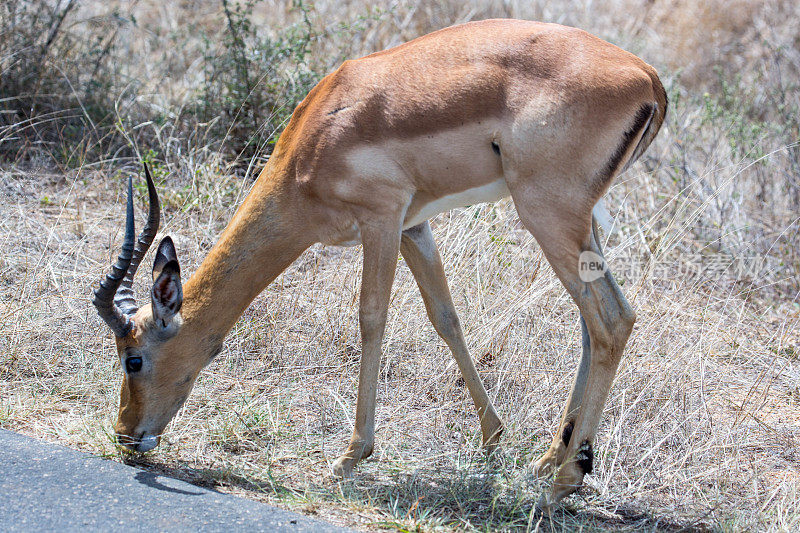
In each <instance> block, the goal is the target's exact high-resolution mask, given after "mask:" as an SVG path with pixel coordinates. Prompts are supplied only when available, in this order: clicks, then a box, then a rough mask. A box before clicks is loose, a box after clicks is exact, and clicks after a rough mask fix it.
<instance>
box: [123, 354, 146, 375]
mask: <svg viewBox="0 0 800 533" xmlns="http://www.w3.org/2000/svg"><path fill="white" fill-rule="evenodd" d="M125 369H126V370H127V371H128V373H129V374H131V373H133V372H138V371H139V370H141V369H142V358H141V357H128V358H127V359H125Z"/></svg>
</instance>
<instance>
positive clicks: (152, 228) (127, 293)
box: [114, 163, 161, 315]
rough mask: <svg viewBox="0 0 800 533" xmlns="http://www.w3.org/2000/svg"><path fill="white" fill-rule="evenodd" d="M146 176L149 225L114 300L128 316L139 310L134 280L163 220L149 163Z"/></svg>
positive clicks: (147, 224) (141, 237)
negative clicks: (134, 290) (134, 291)
mask: <svg viewBox="0 0 800 533" xmlns="http://www.w3.org/2000/svg"><path fill="white" fill-rule="evenodd" d="M144 176H145V178H146V179H147V197H148V203H149V204H150V207H149V213H148V215H147V223H146V224H145V225H144V229H142V232H141V233H140V234H139V239H138V240H137V241H136V248H134V250H133V258H132V259H131V262H130V266H128V271H127V273H126V274H125V278H124V279H123V280H122V284H121V285H120V288H119V290H118V291H117V295H116V297H115V298H114V301H115V302H116V304H117V306H118V307H119V308H120V310H121V311H122V312H123V313H125V314H127V315H132V314H134V313H135V312H136V310H137V309H138V306H137V305H136V298H135V297H134V295H133V278H134V277H135V276H136V270H137V269H138V268H139V263H141V262H142V258H144V255H145V254H146V253H147V250H148V249H149V248H150V245H152V244H153V240H154V239H155V238H156V233H158V224H159V221H160V219H161V206H160V205H159V202H158V193H157V192H156V186H155V183H153V178H152V177H151V176H150V169H149V168H148V167H147V163H145V164H144Z"/></svg>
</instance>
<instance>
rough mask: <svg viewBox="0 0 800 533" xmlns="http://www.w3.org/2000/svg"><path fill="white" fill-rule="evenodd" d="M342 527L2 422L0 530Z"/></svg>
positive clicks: (236, 529) (332, 528)
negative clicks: (26, 433) (106, 457)
mask: <svg viewBox="0 0 800 533" xmlns="http://www.w3.org/2000/svg"><path fill="white" fill-rule="evenodd" d="M99 530H102V531H123V530H125V531H147V532H153V531H225V532H233V531H291V532H300V531H323V532H324V531H345V530H343V529H341V528H338V527H335V526H333V525H331V524H327V523H325V522H320V521H317V520H312V519H310V518H307V517H305V516H303V515H299V514H296V513H292V512H289V511H284V510H283V509H276V508H274V507H270V506H269V505H265V504H262V503H258V502H254V501H251V500H246V499H244V498H238V497H236V496H232V495H230V494H222V493H219V492H216V491H213V490H210V489H206V488H202V487H198V486H195V485H192V484H189V483H186V482H184V481H179V480H177V479H173V478H169V477H164V476H160V475H156V474H154V473H152V472H147V471H144V470H140V469H138V468H133V467H130V466H126V465H123V464H121V463H117V462H115V461H108V460H103V459H99V458H97V457H93V456H91V455H88V454H85V453H81V452H78V451H75V450H71V449H69V448H65V447H63V446H56V445H53V444H48V443H45V442H42V441H39V440H36V439H32V438H30V437H25V436H22V435H19V434H17V433H12V432H10V431H5V430H0V531H3V532H16V531H24V532H30V531H59V532H71V531H80V532H82V533H85V532H87V531H99Z"/></svg>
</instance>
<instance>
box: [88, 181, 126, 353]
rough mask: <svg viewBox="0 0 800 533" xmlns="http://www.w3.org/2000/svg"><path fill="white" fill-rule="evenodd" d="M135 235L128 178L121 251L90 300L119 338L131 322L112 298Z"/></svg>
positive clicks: (124, 267) (122, 275)
mask: <svg viewBox="0 0 800 533" xmlns="http://www.w3.org/2000/svg"><path fill="white" fill-rule="evenodd" d="M135 234H136V228H135V227H134V222H133V179H132V178H131V177H130V176H129V177H128V206H127V210H126V215H125V238H124V239H123V241H122V251H120V253H119V257H117V262H116V263H114V264H113V265H111V270H110V271H109V273H108V274H106V277H105V279H104V280H103V281H101V282H100V287H98V288H97V289H96V290H95V291H94V298H93V299H92V303H93V304H94V306H95V307H96V308H97V313H98V314H99V315H100V318H102V319H103V321H104V322H105V323H106V324H108V326H109V327H110V328H111V331H113V332H114V335H116V336H117V337H120V338H121V337H125V336H126V335H128V333H130V331H131V327H133V321H132V320H131V318H130V316H128V314H127V313H125V312H123V310H122V309H120V308H119V306H118V305H117V304H116V302H114V296H115V295H116V293H117V289H118V288H119V286H120V284H121V283H122V280H123V278H124V277H125V273H126V272H128V267H130V265H131V260H132V258H133V246H134V238H135Z"/></svg>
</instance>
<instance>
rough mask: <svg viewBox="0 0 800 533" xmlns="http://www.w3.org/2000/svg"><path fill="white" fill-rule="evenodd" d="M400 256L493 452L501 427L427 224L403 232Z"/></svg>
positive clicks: (485, 441)
mask: <svg viewBox="0 0 800 533" xmlns="http://www.w3.org/2000/svg"><path fill="white" fill-rule="evenodd" d="M400 252H401V253H402V254H403V257H404V258H405V260H406V263H408V267H409V268H410V269H411V273H412V274H413V275H414V279H415V280H416V281H417V285H419V290H420V293H421V294H422V300H423V302H425V309H426V310H427V311H428V317H429V318H430V321H431V323H432V324H433V327H434V328H435V329H436V331H437V333H439V336H440V337H442V339H443V340H444V341H445V342H446V343H447V346H449V347H450V350H451V351H452V352H453V357H455V359H456V363H457V364H458V368H459V370H460V371H461V375H462V376H463V378H464V382H465V383H466V385H467V389H468V390H469V394H470V396H472V401H473V402H474V403H475V407H476V408H477V410H478V417H479V419H480V423H481V433H482V434H483V444H484V446H485V447H486V449H487V450H489V451H492V450H494V448H495V447H496V446H497V443H498V440H499V438H500V434H501V433H502V431H503V424H502V422H501V420H500V418H499V417H498V416H497V412H496V411H495V409H494V406H493V405H492V402H491V400H490V399H489V395H488V394H486V389H485V388H484V386H483V383H482V382H481V379H480V376H479V375H478V371H477V370H476V369H475V364H474V363H473V362H472V357H470V355H469V349H468V348H467V343H466V341H465V340H464V332H463V331H462V329H461V323H460V322H459V320H458V314H457V313H456V308H455V306H454V305H453V299H452V297H451V296H450V289H449V288H448V287H447V279H446V278H445V273H444V268H443V267H442V260H441V258H440V257H439V250H438V249H437V248H436V242H435V241H434V240H433V233H431V227H430V225H429V224H428V222H423V223H422V224H419V225H417V226H414V227H413V228H409V229H407V230H406V231H404V232H403V237H402V240H401V241H400Z"/></svg>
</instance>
